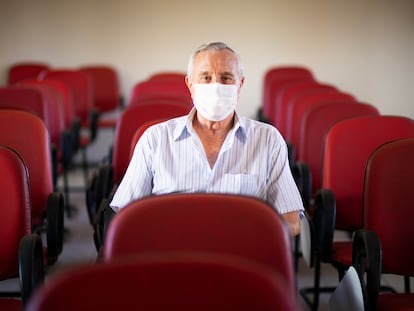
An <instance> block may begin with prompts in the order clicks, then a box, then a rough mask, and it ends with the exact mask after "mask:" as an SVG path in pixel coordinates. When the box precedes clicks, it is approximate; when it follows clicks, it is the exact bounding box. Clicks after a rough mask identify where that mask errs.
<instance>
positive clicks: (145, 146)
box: [110, 109, 303, 214]
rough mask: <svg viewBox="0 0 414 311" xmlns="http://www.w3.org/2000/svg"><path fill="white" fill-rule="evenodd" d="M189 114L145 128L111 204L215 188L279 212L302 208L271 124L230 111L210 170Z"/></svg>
mask: <svg viewBox="0 0 414 311" xmlns="http://www.w3.org/2000/svg"><path fill="white" fill-rule="evenodd" d="M194 116H195V109H193V110H192V111H191V112H190V113H189V115H188V116H183V117H178V118H174V119H171V120H168V121H165V122H162V123H159V124H156V125H153V126H151V127H150V128H148V129H147V130H146V131H145V132H144V133H143V135H142V136H141V138H140V139H139V141H138V143H137V145H136V146H135V149H134V153H133V156H132V158H131V161H130V163H129V166H128V169H127V171H126V173H125V175H124V177H123V179H122V181H121V182H120V184H119V186H118V188H117V190H116V192H115V194H114V197H113V199H112V202H111V203H110V206H111V207H112V209H113V210H114V211H117V210H118V209H119V208H123V207H125V206H126V205H127V204H128V203H130V202H131V201H133V200H136V199H139V198H142V197H145V196H149V195H157V194H165V193H173V192H218V193H230V194H240V195H247V196H255V197H258V198H260V199H263V200H264V201H267V202H268V203H269V204H270V205H272V206H274V208H275V209H276V210H277V211H278V212H279V213H280V214H284V213H287V212H292V211H302V210H303V204H302V200H301V196H300V194H299V191H298V188H297V186H296V184H295V181H294V179H293V177H292V174H291V171H290V167H289V162H288V157H287V147H286V142H285V141H284V139H283V138H282V136H281V135H280V133H279V132H278V131H277V130H276V128H275V127H273V126H271V125H269V124H265V123H262V122H258V121H256V120H252V119H249V118H244V117H240V116H239V115H238V114H237V113H236V115H235V122H234V126H233V128H232V129H231V130H230V132H229V133H228V134H227V137H226V139H225V141H224V143H223V145H222V147H221V150H220V153H219V155H218V157H217V160H216V163H215V164H214V166H213V168H211V167H210V164H209V162H208V160H207V157H206V154H205V152H204V149H203V145H202V143H201V141H200V139H199V137H198V135H197V134H196V132H195V130H194V128H193V126H192V120H193V118H194Z"/></svg>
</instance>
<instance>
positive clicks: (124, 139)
mask: <svg viewBox="0 0 414 311" xmlns="http://www.w3.org/2000/svg"><path fill="white" fill-rule="evenodd" d="M189 110H190V109H189V107H187V106H185V105H182V104H172V103H165V102H164V103H156V102H154V103H151V104H148V103H147V104H141V105H137V106H130V107H128V108H126V109H125V110H124V111H123V112H122V113H121V115H120V117H119V119H118V122H117V125H116V129H115V136H114V145H113V155H112V167H113V176H114V182H115V183H116V184H117V183H119V182H120V180H121V178H122V177H123V176H124V174H125V171H126V169H127V167H128V163H129V154H130V150H131V142H132V138H133V137H134V134H135V131H136V130H137V129H138V128H139V127H140V126H141V125H143V124H144V123H146V122H149V121H151V120H158V119H161V118H174V117H178V116H182V115H185V114H187V113H188V112H189Z"/></svg>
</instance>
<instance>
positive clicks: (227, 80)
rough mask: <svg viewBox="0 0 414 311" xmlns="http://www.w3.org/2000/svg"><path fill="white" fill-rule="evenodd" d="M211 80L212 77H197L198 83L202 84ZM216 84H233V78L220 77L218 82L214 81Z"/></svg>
mask: <svg viewBox="0 0 414 311" xmlns="http://www.w3.org/2000/svg"><path fill="white" fill-rule="evenodd" d="M211 80H212V77H211V76H209V75H205V76H200V77H199V81H200V82H203V83H208V82H210V81H211ZM216 82H220V83H223V84H231V83H234V77H233V76H221V77H220V78H219V81H216Z"/></svg>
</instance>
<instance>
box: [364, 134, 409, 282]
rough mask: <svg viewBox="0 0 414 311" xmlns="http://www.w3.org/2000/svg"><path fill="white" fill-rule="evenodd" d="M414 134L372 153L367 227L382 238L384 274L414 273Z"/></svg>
mask: <svg viewBox="0 0 414 311" xmlns="http://www.w3.org/2000/svg"><path fill="white" fill-rule="evenodd" d="M413 159H414V137H411V138H407V139H401V140H394V141H391V142H388V143H385V144H383V145H381V146H380V147H378V148H377V149H376V150H375V151H374V152H373V153H372V154H371V156H370V158H369V160H368V164H367V168H366V173H365V183H364V185H365V186H364V228H365V229H369V230H372V231H374V232H375V233H376V234H377V236H378V237H379V239H380V241H381V250H382V273H392V274H398V275H408V276H414V267H413V262H414V254H413V252H412V251H411V249H412V248H413V247H414V242H413V238H412V237H413V230H412V222H411V220H412V219H413V217H414V191H413V181H414V165H413Z"/></svg>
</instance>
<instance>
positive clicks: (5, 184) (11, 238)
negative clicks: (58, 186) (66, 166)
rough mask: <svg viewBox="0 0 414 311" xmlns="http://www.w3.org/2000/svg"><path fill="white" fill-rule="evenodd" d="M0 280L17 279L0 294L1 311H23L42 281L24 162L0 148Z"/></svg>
mask: <svg viewBox="0 0 414 311" xmlns="http://www.w3.org/2000/svg"><path fill="white" fill-rule="evenodd" d="M0 171H1V173H2V176H3V177H7V178H2V179H1V180H0V196H1V199H2V204H1V207H0V234H1V236H2V239H1V241H0V281H6V280H9V281H12V280H14V279H16V281H17V278H18V279H19V283H20V287H19V288H18V289H17V290H16V291H15V292H12V291H7V292H2V293H0V309H1V310H3V311H14V310H23V306H24V305H25V304H26V302H27V300H28V299H29V297H30V295H31V294H32V291H33V290H34V289H35V288H36V287H37V286H38V285H39V284H40V283H42V282H43V280H44V267H43V250H42V249H43V247H42V240H41V238H40V236H38V235H37V234H32V224H31V203H30V202H31V201H30V190H29V175H28V172H27V167H26V165H25V163H24V160H23V159H22V158H21V157H20V155H19V154H18V153H17V152H16V151H14V150H13V149H12V148H9V147H6V146H3V145H0Z"/></svg>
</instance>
